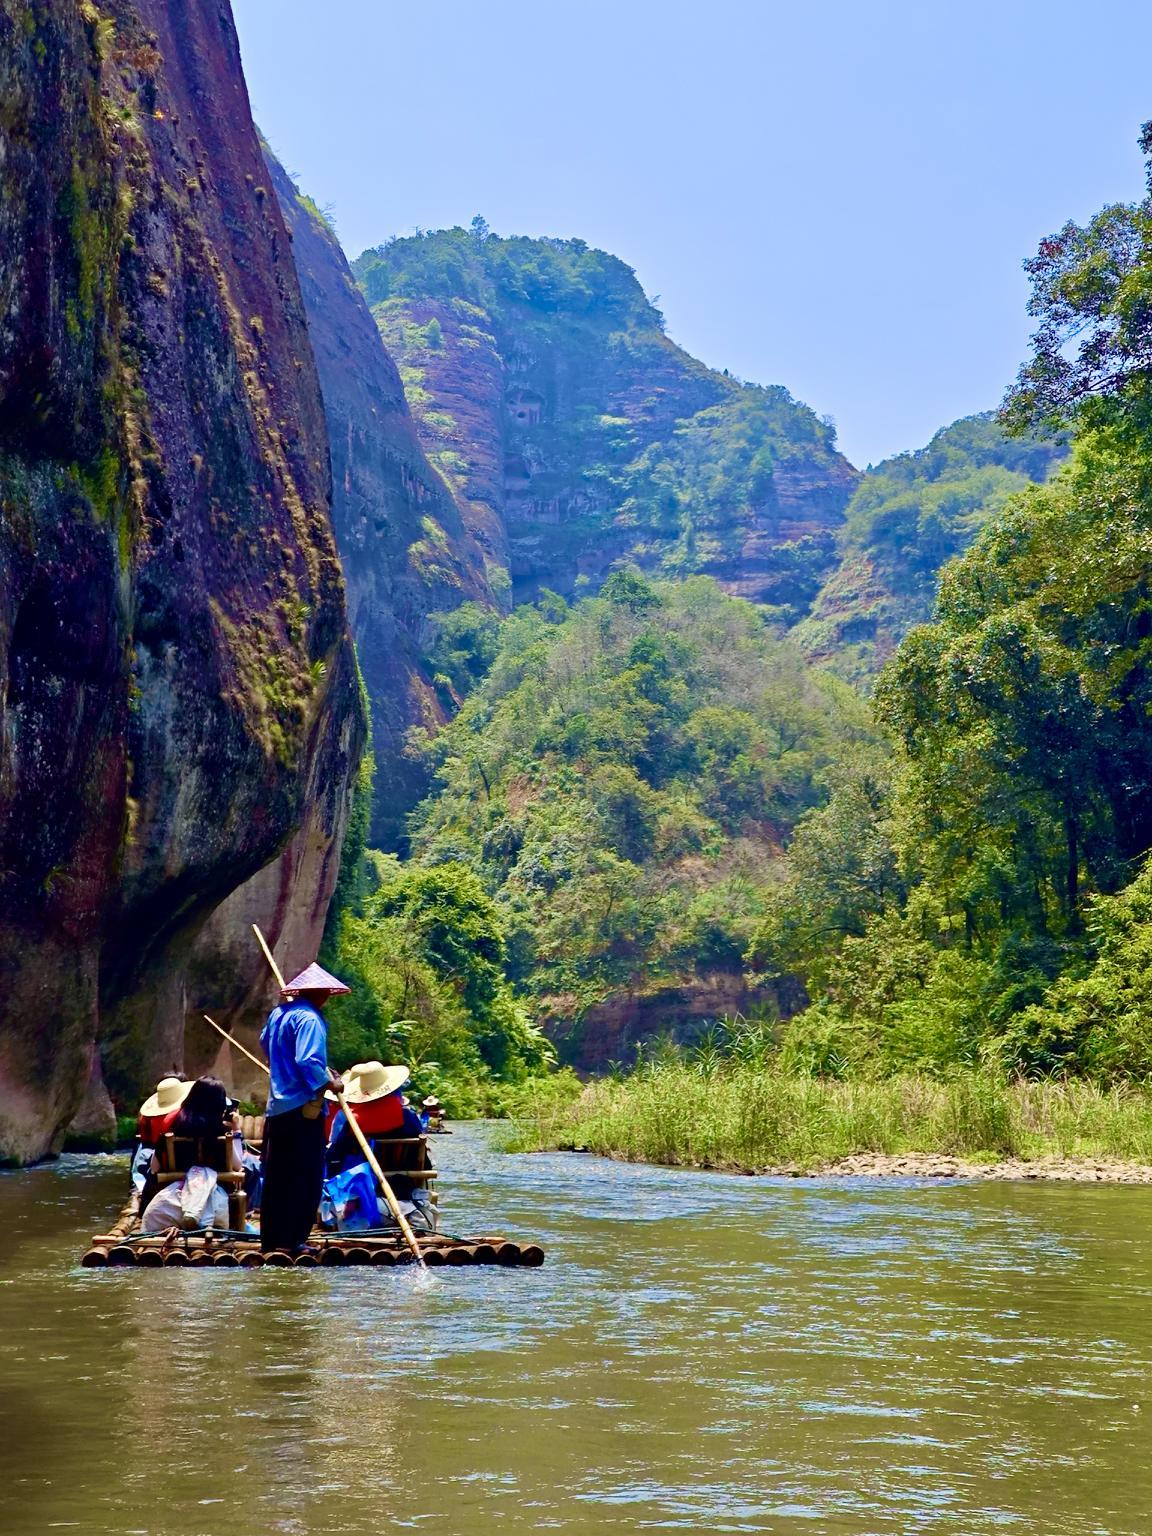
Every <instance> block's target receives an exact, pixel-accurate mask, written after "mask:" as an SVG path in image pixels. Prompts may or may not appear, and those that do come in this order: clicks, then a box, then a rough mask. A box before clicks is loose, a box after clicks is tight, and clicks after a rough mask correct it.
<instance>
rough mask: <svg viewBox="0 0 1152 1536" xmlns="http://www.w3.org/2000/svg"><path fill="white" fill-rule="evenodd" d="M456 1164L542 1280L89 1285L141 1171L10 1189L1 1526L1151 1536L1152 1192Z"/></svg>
mask: <svg viewBox="0 0 1152 1536" xmlns="http://www.w3.org/2000/svg"><path fill="white" fill-rule="evenodd" d="M436 1151H437V1153H438V1154H439V1159H438V1160H439V1161H440V1163H441V1165H442V1166H443V1168H444V1169H445V1174H446V1177H445V1181H444V1189H443V1197H444V1205H443V1210H444V1213H445V1218H446V1225H447V1226H448V1228H449V1229H450V1230H458V1231H469V1230H471V1231H488V1232H495V1231H505V1232H507V1233H508V1234H509V1235H510V1236H519V1237H522V1238H532V1239H536V1240H539V1241H541V1242H542V1243H544V1245H545V1246H546V1248H547V1250H548V1263H547V1265H546V1267H545V1268H544V1269H542V1270H509V1271H505V1270H492V1269H461V1270H443V1269H441V1270H438V1271H435V1272H433V1273H432V1274H431V1275H430V1276H429V1277H428V1279H427V1282H426V1283H424V1284H422V1283H421V1282H419V1281H418V1280H417V1279H416V1277H415V1276H414V1275H411V1274H410V1273H408V1272H406V1271H395V1270H391V1271H390V1270H383V1271H381V1270H375V1269H346V1270H343V1271H341V1270H327V1269H325V1270H312V1271H296V1272H293V1271H284V1270H253V1271H236V1270H216V1271H202V1270H159V1271H157V1270H120V1271H103V1272H101V1271H88V1270H80V1269H78V1268H76V1267H75V1260H76V1258H77V1256H78V1254H79V1253H80V1252H81V1250H82V1249H83V1247H84V1246H85V1245H86V1244H85V1239H86V1238H87V1236H88V1235H89V1234H90V1233H92V1232H94V1231H97V1230H102V1229H103V1228H104V1226H105V1224H106V1222H107V1221H108V1220H109V1219H110V1213H111V1212H112V1211H113V1210H114V1209H115V1207H116V1206H117V1205H118V1204H119V1199H120V1196H121V1194H122V1191H123V1189H124V1187H125V1185H126V1182H127V1165H126V1162H125V1161H124V1160H123V1159H114V1158H93V1159H64V1160H62V1161H61V1162H60V1163H58V1164H56V1165H53V1166H50V1167H45V1168H39V1169H34V1170H31V1171H27V1172H22V1173H9V1174H0V1531H2V1532H4V1533H5V1536H24V1533H29V1536H31V1533H35V1536H41V1533H43V1532H47V1531H54V1530H69V1529H71V1530H78V1531H81V1532H84V1533H94V1536H95V1533H100V1536H103V1533H117V1536H120V1533H140V1536H145V1533H147V1536H225V1533H231V1532H233V1531H235V1532H244V1533H262V1532H277V1533H279V1532H290V1533H301V1536H305V1533H306V1536H318V1533H324V1536H327V1533H345V1532H347V1533H350V1536H368V1533H375V1532H378V1531H381V1530H394V1529H409V1528H410V1529H413V1530H418V1531H425V1532H436V1533H439V1532H445V1533H447V1532H451V1533H453V1536H468V1533H472V1532H484V1531H489V1530H493V1531H495V1530H510V1531H535V1530H542V1531H562V1532H569V1533H578V1536H582V1533H585V1532H592V1531H597V1532H600V1531H612V1530H619V1531H640V1530H668V1529H678V1530H683V1531H699V1530H709V1531H776V1532H782V1533H795V1532H810V1533H813V1536H817V1533H821V1536H822V1533H841V1532H842V1533H846V1536H880V1533H899V1536H919V1533H935V1532H945V1531H946V1532H948V1533H949V1536H989V1533H996V1532H1000V1531H1005V1532H1010V1533H1022V1536H1023V1533H1037V1536H1041V1533H1042V1536H1065V1533H1066V1536H1096V1533H1107V1536H1121V1533H1123V1536H1129V1533H1131V1536H1148V1533H1149V1532H1152V1456H1150V1451H1152V1447H1150V1444H1149V1439H1150V1432H1152V1392H1149V1390H1148V1389H1149V1379H1150V1378H1149V1370H1150V1366H1152V1309H1150V1305H1149V1303H1150V1284H1149V1277H1150V1273H1152V1270H1150V1266H1152V1234H1150V1231H1149V1224H1150V1223H1149V1218H1150V1217H1152V1191H1150V1190H1147V1189H1143V1188H1139V1187H1136V1188H1116V1187H1112V1188H1110V1187H1107V1186H1083V1185H1081V1186H1075V1187H1072V1186H1064V1187H1062V1186H1059V1185H1052V1184H1048V1185H1043V1184H1028V1185H1004V1184H986V1185H980V1184H964V1183H946V1184H941V1183H933V1184H918V1183H914V1182H907V1183H894V1184H887V1185H882V1186H881V1185H876V1184H869V1183H865V1182H863V1181H861V1182H857V1183H849V1182H838V1183H833V1182H831V1181H830V1182H829V1183H827V1184H818V1183H817V1184H814V1183H809V1182H804V1183H796V1182H791V1181H773V1180H767V1179H765V1180H750V1179H738V1178H723V1177H717V1176H714V1175H707V1174H692V1173H682V1172H675V1171H670V1170H665V1169H652V1168H636V1167H626V1166H622V1165H618V1164H610V1163H605V1162H601V1161H599V1160H597V1159H594V1158H589V1157H580V1156H575V1155H573V1156H553V1157H526V1158H512V1157H503V1156H500V1155H498V1154H495V1153H493V1152H492V1151H490V1150H489V1149H488V1145H487V1139H486V1134H485V1132H484V1130H483V1129H482V1128H480V1127H465V1128H464V1129H463V1131H461V1132H458V1133H457V1134H456V1135H455V1136H453V1137H452V1138H451V1139H449V1138H447V1137H446V1138H444V1139H443V1140H442V1141H439V1142H437V1143H436Z"/></svg>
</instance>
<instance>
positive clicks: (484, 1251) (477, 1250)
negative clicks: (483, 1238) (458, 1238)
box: [472, 1243, 496, 1264]
mask: <svg viewBox="0 0 1152 1536" xmlns="http://www.w3.org/2000/svg"><path fill="white" fill-rule="evenodd" d="M472 1252H473V1254H474V1255H475V1257H476V1262H477V1264H495V1262H496V1245H495V1243H477V1244H476V1246H475V1247H474V1248H473V1250H472Z"/></svg>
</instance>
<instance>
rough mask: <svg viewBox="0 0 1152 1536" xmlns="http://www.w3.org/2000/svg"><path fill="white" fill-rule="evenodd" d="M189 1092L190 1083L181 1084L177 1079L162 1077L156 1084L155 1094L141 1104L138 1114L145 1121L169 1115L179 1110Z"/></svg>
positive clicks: (190, 1090)
mask: <svg viewBox="0 0 1152 1536" xmlns="http://www.w3.org/2000/svg"><path fill="white" fill-rule="evenodd" d="M191 1092H192V1084H191V1083H182V1082H181V1081H180V1079H179V1078H178V1077H162V1078H161V1079H160V1081H159V1082H158V1083H157V1084H156V1092H155V1093H154V1094H153V1095H152V1097H151V1098H149V1099H145V1100H144V1102H143V1104H141V1106H140V1113H141V1115H143V1117H144V1118H145V1119H146V1120H150V1119H151V1118H152V1117H153V1116H154V1115H170V1114H171V1113H172V1111H173V1110H175V1109H179V1108H180V1106H181V1104H183V1102H184V1100H185V1099H186V1098H187V1097H188V1095H189V1094H190V1093H191Z"/></svg>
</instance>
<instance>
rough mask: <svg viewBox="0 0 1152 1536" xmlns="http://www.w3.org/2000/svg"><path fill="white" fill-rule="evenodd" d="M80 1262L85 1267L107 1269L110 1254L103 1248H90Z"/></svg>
mask: <svg viewBox="0 0 1152 1536" xmlns="http://www.w3.org/2000/svg"><path fill="white" fill-rule="evenodd" d="M80 1263H81V1265H82V1266H83V1267H84V1268H85V1269H105V1268H106V1267H107V1264H108V1255H107V1253H106V1252H105V1250H104V1249H103V1248H89V1250H88V1252H87V1253H86V1254H85V1255H84V1257H83V1258H82V1259H81V1260H80Z"/></svg>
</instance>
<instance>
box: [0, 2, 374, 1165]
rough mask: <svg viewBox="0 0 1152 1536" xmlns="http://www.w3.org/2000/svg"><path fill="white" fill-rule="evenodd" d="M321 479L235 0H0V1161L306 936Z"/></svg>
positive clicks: (295, 293)
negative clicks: (248, 932)
mask: <svg viewBox="0 0 1152 1536" xmlns="http://www.w3.org/2000/svg"><path fill="white" fill-rule="evenodd" d="M329 491H330V487H329V474H328V454H327V442H326V435H325V426H324V420H323V413H322V407H321V401H320V394H319V388H318V384H317V379H316V373H315V366H314V363H313V358H312V353H311V350H310V345H309V341H308V335H307V329H306V325H305V320H304V314H303V307H302V303H301V299H300V293H299V286H298V283H297V279H296V274H295V271H294V268H293V264H292V259H291V252H290V247H289V241H288V236H287V232H286V230H285V227H284V223H283V220H282V218H281V215H280V211H279V208H278V206H277V202H276V199H275V197H274V196H273V195H272V193H271V191H270V188H269V178H268V176H267V172H266V170H265V167H264V164H263V160H262V158H261V154H260V149H259V145H258V142H257V139H256V135H255V131H254V129H253V127H252V123H251V117H250V113H249V108H248V101H247V95H246V91H245V87H244V82H243V77H242V74H241V70H240V63H239V55H238V50H237V45H236V38H235V33H234V30H233V26H232V20H231V15H230V12H229V9H228V6H227V4H226V3H223V0H194V3H193V0H187V3H177V0H104V3H100V4H96V3H93V0H59V3H57V4H53V5H51V6H45V5H43V4H40V3H26V0H0V967H2V969H3V974H4V977H5V987H4V994H3V998H2V1000H0V1010H2V1011H0V1152H2V1153H3V1154H4V1155H6V1156H8V1157H12V1158H16V1159H28V1158H32V1157H36V1156H39V1155H42V1154H43V1153H44V1152H46V1151H48V1150H50V1149H51V1148H52V1147H53V1146H55V1145H57V1144H58V1142H59V1139H60V1136H61V1134H62V1131H63V1128H64V1127H65V1126H66V1125H67V1124H68V1121H69V1119H70V1118H71V1116H72V1114H73V1112H74V1111H75V1110H76V1108H77V1106H78V1105H79V1103H80V1101H81V1098H82V1096H83V1095H85V1093H86V1091H87V1093H88V1101H89V1103H91V1102H93V1101H99V1098H100V1087H99V1084H100V1082H104V1083H106V1085H107V1087H108V1088H110V1089H111V1092H112V1096H113V1098H114V1099H116V1100H117V1101H118V1102H120V1103H123V1104H129V1105H134V1103H135V1101H136V1096H137V1095H138V1094H139V1093H140V1092H141V1090H142V1089H143V1088H144V1087H145V1086H147V1085H148V1083H149V1082H150V1081H151V1080H153V1079H154V1076H155V1074H156V1072H157V1071H158V1070H162V1069H164V1068H166V1067H168V1066H170V1065H172V1064H173V1062H174V1061H178V1060H179V1059H180V1057H181V1054H182V1050H183V1041H182V1036H183V1026H184V1020H185V1012H186V1009H187V1008H188V1006H189V1004H190V1003H199V1002H200V1001H201V1000H202V999H201V997H200V996H196V997H192V996H191V995H190V993H189V989H188V980H189V974H190V970H194V971H195V972H196V973H197V974H199V975H200V976H210V975H211V969H212V963H213V955H214V954H217V953H219V951H220V949H221V948H222V947H226V946H227V945H228V944H230V943H232V942H233V941H234V940H235V938H236V935H237V933H238V931H239V929H238V926H237V925H238V924H239V922H240V921H241V920H242V919H245V920H246V919H247V918H248V917H249V916H251V915H255V914H256V913H257V912H258V913H259V915H260V916H262V917H263V918H264V920H265V922H266V923H268V925H269V927H270V928H271V929H272V931H273V934H274V935H275V933H276V920H277V910H276V909H277V906H278V905H279V906H280V907H281V908H282V907H283V905H284V900H285V897H284V893H285V891H286V890H291V891H293V896H292V905H293V910H294V911H296V910H299V904H298V901H297V896H298V893H299V888H300V884H301V881H302V883H303V884H304V885H306V886H307V887H308V889H309V894H310V897H311V901H310V904H309V906H308V912H309V916H308V919H307V921H306V922H304V923H303V925H302V928H303V930H304V931H303V932H302V937H301V940H300V943H301V946H302V948H304V949H307V948H310V947H311V946H312V944H313V943H315V941H316V939H317V938H318V933H319V928H320V926H321V925H322V922H323V915H324V908H325V907H326V903H327V894H328V891H329V890H330V887H331V884H332V882H333V880H334V878H335V863H336V858H337V856H338V846H339V840H340V835H341V830H342V824H343V818H344V815H345V810H346V802H347V794H348V786H349V783H350V779H351V776H352V773H353V770H354V768H355V765H356V763H357V761H358V759H359V756H360V749H361V741H362V734H363V721H362V716H361V710H360V704H359V693H358V688H357V683H356V676H355V662H354V658H353V654H352V649H351V645H350V642H349V639H348V634H347V628H346V615H345V605H344V590H343V581H342V577H341V571H340V565H339V560H338V557H337V553H336V547H335V543H334V540H333V537H332V530H331V523H330V514H329ZM305 870H306V874H303V876H301V874H299V873H296V872H301V871H305ZM294 881H295V882H296V884H295V885H294V884H293V882H294ZM243 890H246V891H247V892H248V895H247V896H245V897H244V898H243V899H239V898H237V897H236V894H235V893H238V892H241V891H243ZM230 900H231V907H230V905H229V903H230ZM230 914H232V915H230ZM210 920H211V923H210ZM237 969H238V970H239V971H242V972H243V977H241V976H239V975H231V976H222V977H221V986H222V988H223V989H224V990H227V987H228V986H234V987H236V986H239V985H240V983H241V981H243V983H244V984H245V985H246V986H248V987H249V988H251V987H252V986H253V985H254V984H255V981H256V978H258V977H259V975H260V968H259V964H258V956H255V955H254V956H253V957H252V959H251V960H249V961H247V962H243V961H241V962H238V963H237ZM225 1001H227V999H225ZM97 1047H98V1052H99V1058H100V1063H99V1064H102V1071H101V1070H98V1065H99V1064H97V1063H96V1062H95V1061H94V1050H96V1048H97Z"/></svg>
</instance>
